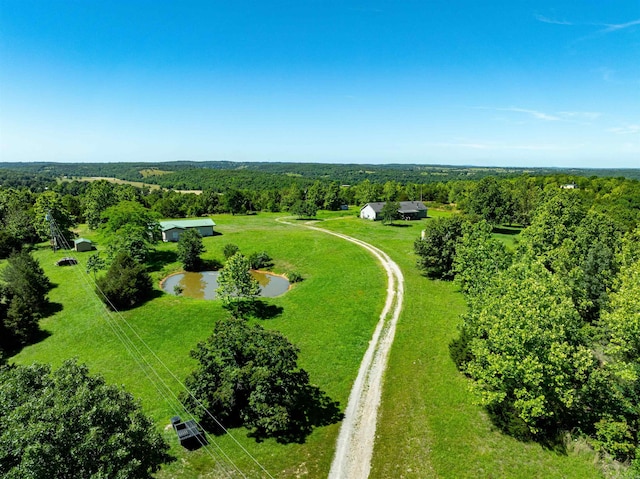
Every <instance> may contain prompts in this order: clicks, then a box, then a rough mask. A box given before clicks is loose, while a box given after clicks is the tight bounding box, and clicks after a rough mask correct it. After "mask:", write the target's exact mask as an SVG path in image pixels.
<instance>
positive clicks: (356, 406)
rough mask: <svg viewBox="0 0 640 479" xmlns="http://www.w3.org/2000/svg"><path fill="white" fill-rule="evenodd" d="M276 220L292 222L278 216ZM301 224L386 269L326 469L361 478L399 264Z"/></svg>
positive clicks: (339, 477) (397, 302) (336, 477)
mask: <svg viewBox="0 0 640 479" xmlns="http://www.w3.org/2000/svg"><path fill="white" fill-rule="evenodd" d="M278 221H281V222H283V223H288V224H293V223H289V222H287V221H285V220H284V219H282V218H279V219H278ZM304 226H305V227H306V228H309V229H312V230H316V231H320V232H322V233H326V234H331V235H333V236H337V237H339V238H342V239H344V240H346V241H350V242H352V243H355V244H357V245H358V246H361V247H362V248H364V249H366V250H367V251H369V252H370V253H371V254H373V255H374V256H375V257H376V258H377V259H378V261H380V263H381V264H382V266H383V267H384V269H385V270H386V272H387V299H386V302H385V305H384V308H383V309H382V312H381V313H380V319H379V320H378V324H377V325H376V328H375V330H374V332H373V336H372V337H371V341H369V347H368V348H367V351H366V352H365V354H364V357H363V358H362V362H361V363H360V369H359V370H358V376H357V377H356V380H355V382H354V384H353V387H352V388H351V393H350V394H349V402H348V404H347V409H346V411H345V417H344V419H343V421H342V426H341V427H340V434H339V435H338V441H337V446H336V452H335V455H334V457H333V461H332V463H331V470H330V471H329V479H343V478H348V479H365V478H367V477H368V476H369V472H370V470H371V457H372V455H373V446H374V442H375V434H376V423H377V420H378V407H379V406H380V400H381V397H382V384H383V377H384V371H385V369H386V367H387V360H388V358H389V351H390V350H391V345H392V344H393V338H394V336H395V332H396V324H397V322H398V318H399V317H400V311H401V310H402V300H403V297H404V277H403V276H402V271H401V270H400V267H399V266H398V265H397V264H396V263H395V262H394V261H393V260H392V259H391V258H390V257H389V255H387V254H386V253H385V252H384V251H382V250H381V249H379V248H376V247H375V246H373V245H370V244H369V243H366V242H364V241H362V240H359V239H356V238H353V237H351V236H348V235H345V234H342V233H336V232H333V231H329V230H325V229H323V228H319V227H317V226H310V225H308V224H307V225H304Z"/></svg>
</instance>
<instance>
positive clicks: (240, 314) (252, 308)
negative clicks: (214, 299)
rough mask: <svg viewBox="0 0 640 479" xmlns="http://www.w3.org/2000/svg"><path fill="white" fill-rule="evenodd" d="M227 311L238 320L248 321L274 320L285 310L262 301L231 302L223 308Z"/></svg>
mask: <svg viewBox="0 0 640 479" xmlns="http://www.w3.org/2000/svg"><path fill="white" fill-rule="evenodd" d="M222 307H223V308H224V309H226V310H227V311H228V312H229V313H230V314H231V317H234V318H238V319H247V318H249V317H254V318H256V319H273V318H275V317H277V316H280V315H281V314H282V311H284V308H282V306H276V305H274V304H269V303H267V302H265V301H262V300H260V299H256V300H254V301H236V302H230V303H227V304H225V305H223V306H222Z"/></svg>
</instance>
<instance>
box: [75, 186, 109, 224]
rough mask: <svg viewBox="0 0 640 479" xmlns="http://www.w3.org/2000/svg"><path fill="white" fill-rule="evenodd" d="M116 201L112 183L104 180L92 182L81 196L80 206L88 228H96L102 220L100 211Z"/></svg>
mask: <svg viewBox="0 0 640 479" xmlns="http://www.w3.org/2000/svg"><path fill="white" fill-rule="evenodd" d="M117 203H118V197H117V196H116V195H115V193H114V185H113V184H112V183H109V182H108V181H106V180H100V181H94V182H92V183H91V184H90V185H89V186H88V187H87V190H86V191H85V193H84V195H83V196H82V208H83V212H84V217H85V219H86V221H87V225H88V226H89V228H91V229H97V228H98V227H99V226H100V225H101V224H102V222H103V221H104V217H103V216H102V213H103V212H104V211H105V210H106V209H107V208H109V207H110V206H113V205H115V204H117Z"/></svg>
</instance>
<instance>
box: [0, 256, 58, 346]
mask: <svg viewBox="0 0 640 479" xmlns="http://www.w3.org/2000/svg"><path fill="white" fill-rule="evenodd" d="M0 278H1V279H2V281H4V282H5V284H4V285H1V284H0V303H1V304H2V305H3V306H2V307H0V333H1V334H0V346H2V347H3V348H5V349H14V348H16V347H19V346H22V345H25V344H27V343H29V342H30V341H32V340H33V339H34V338H35V337H36V336H37V334H38V332H39V331H40V328H39V326H38V322H39V320H40V319H41V318H42V316H43V314H44V312H45V310H46V309H47V307H48V306H49V298H48V296H47V294H48V292H49V290H50V289H51V283H50V282H49V279H48V278H47V277H46V275H45V274H44V271H43V269H42V267H41V266H40V264H39V263H38V261H37V260H36V259H35V258H34V257H33V256H31V254H30V253H28V252H27V251H24V250H23V251H21V252H19V253H14V254H12V255H11V256H9V259H8V260H7V265H6V267H5V268H4V269H3V270H2V273H0Z"/></svg>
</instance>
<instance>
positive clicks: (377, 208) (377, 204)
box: [360, 201, 386, 213]
mask: <svg viewBox="0 0 640 479" xmlns="http://www.w3.org/2000/svg"><path fill="white" fill-rule="evenodd" d="M385 203H386V201H378V202H375V203H367V204H366V205H364V206H363V207H362V208H360V210H363V209H365V208H366V207H367V206H370V207H371V209H372V210H373V211H375V212H376V213H380V212H381V211H382V207H383V206H384V204H385Z"/></svg>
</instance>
